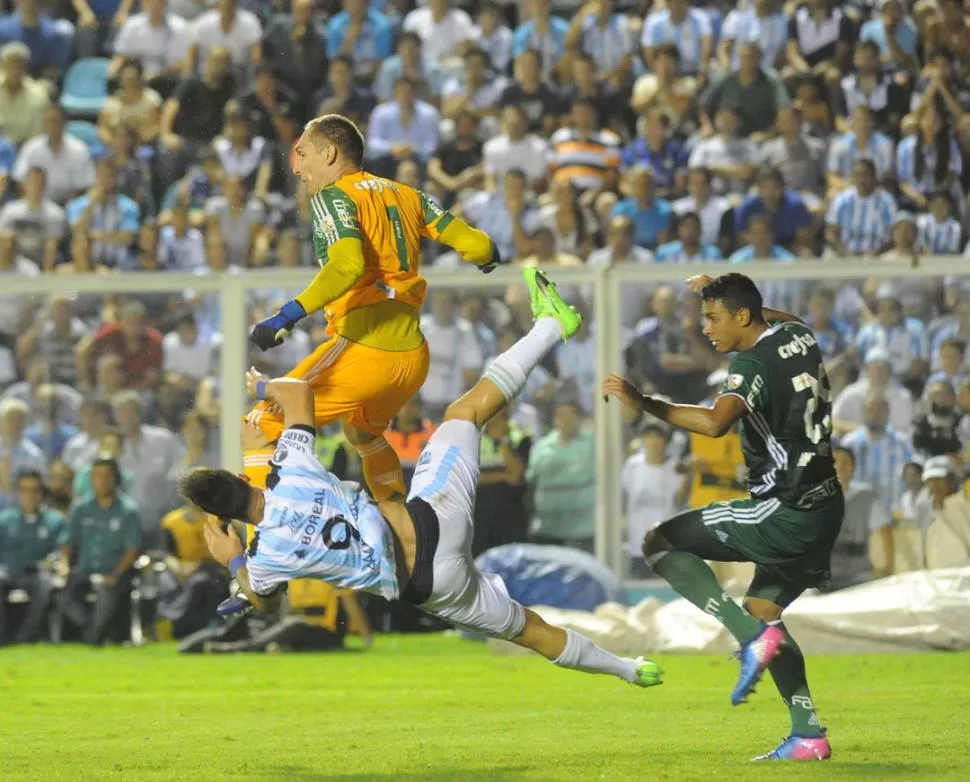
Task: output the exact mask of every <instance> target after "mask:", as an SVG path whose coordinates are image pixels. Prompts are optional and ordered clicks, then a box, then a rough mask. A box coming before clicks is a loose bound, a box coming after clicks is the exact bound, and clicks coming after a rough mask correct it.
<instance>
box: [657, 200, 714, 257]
mask: <svg viewBox="0 0 970 782" xmlns="http://www.w3.org/2000/svg"><path fill="white" fill-rule="evenodd" d="M676 233H677V240H676V241H673V242H667V243H666V244H662V245H660V246H659V247H658V248H657V263H693V262H704V261H720V260H723V256H722V255H721V251H720V250H719V249H718V247H717V245H715V244H704V243H703V242H701V218H700V216H699V215H698V214H697V212H685V213H684V214H682V215H680V217H678V218H677V231H676Z"/></svg>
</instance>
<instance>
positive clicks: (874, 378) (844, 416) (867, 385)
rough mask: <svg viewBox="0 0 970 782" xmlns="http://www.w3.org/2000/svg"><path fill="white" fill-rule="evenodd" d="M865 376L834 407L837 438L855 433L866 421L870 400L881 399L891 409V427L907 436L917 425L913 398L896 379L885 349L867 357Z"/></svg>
mask: <svg viewBox="0 0 970 782" xmlns="http://www.w3.org/2000/svg"><path fill="white" fill-rule="evenodd" d="M863 355H864V356H865V368H864V373H863V376H862V377H860V378H859V380H857V381H856V382H855V383H852V384H850V385H848V386H846V387H845V389H844V390H843V391H842V393H841V394H839V395H838V397H836V399H835V404H834V405H833V406H832V419H833V425H834V430H835V434H836V435H841V434H846V433H848V432H852V431H855V430H856V429H857V428H858V427H859V426H861V425H862V423H863V421H864V410H865V402H866V400H867V399H868V398H869V397H870V396H873V395H877V396H880V397H882V398H883V399H885V400H886V402H887V403H888V405H889V423H890V425H891V426H892V428H893V430H895V431H896V432H898V433H899V434H901V435H907V434H908V433H909V431H910V428H911V427H912V424H913V413H914V406H913V397H912V395H911V394H910V393H909V391H908V390H906V388H904V387H903V386H902V385H901V384H900V383H899V381H898V380H896V379H895V378H893V373H892V361H891V359H890V355H889V351H887V350H886V349H885V348H884V347H879V346H876V347H873V348H870V349H869V351H868V352H867V353H865V354H863Z"/></svg>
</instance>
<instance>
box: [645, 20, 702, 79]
mask: <svg viewBox="0 0 970 782" xmlns="http://www.w3.org/2000/svg"><path fill="white" fill-rule="evenodd" d="M712 36H713V31H712V30H711V20H710V17H708V15H707V14H705V13H704V12H703V11H698V10H697V9H696V8H689V9H687V16H686V17H685V18H684V21H683V22H682V23H681V24H675V23H674V22H673V21H671V19H670V11H666V10H664V11H654V12H653V13H652V14H650V15H649V16H647V21H645V22H644V23H643V33H642V34H641V35H640V45H641V46H643V47H644V48H645V49H655V48H656V47H658V46H660V45H661V44H665V43H672V44H674V46H676V47H677V51H679V52H680V69H681V71H683V72H684V73H699V72H702V71H706V70H707V65H708V64H707V63H706V62H703V63H702V62H701V41H702V40H703V39H704V38H711V37H712Z"/></svg>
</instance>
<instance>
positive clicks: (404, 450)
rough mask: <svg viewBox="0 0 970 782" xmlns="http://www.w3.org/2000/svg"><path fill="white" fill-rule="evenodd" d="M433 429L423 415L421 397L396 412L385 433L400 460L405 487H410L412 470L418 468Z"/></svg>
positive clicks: (430, 422) (431, 424)
mask: <svg viewBox="0 0 970 782" xmlns="http://www.w3.org/2000/svg"><path fill="white" fill-rule="evenodd" d="M435 428H436V427H435V425H434V423H433V422H432V421H431V420H430V419H429V418H426V417H425V415H424V403H423V402H422V400H421V397H420V396H416V397H414V398H413V399H410V400H409V401H408V402H407V404H405V405H404V407H402V408H401V409H400V410H399V411H398V413H397V415H395V416H394V418H393V420H392V421H391V426H390V428H389V429H388V430H387V432H385V437H386V438H387V442H388V443H390V444H391V447H392V448H393V449H394V453H396V454H397V458H398V459H400V460H401V469H402V470H403V472H404V485H405V486H410V485H411V478H412V476H413V475H414V468H415V467H417V466H418V457H420V456H421V451H423V450H424V446H426V445H427V444H428V440H430V439H431V435H433V434H434V431H435Z"/></svg>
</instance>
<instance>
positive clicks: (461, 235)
mask: <svg viewBox="0 0 970 782" xmlns="http://www.w3.org/2000/svg"><path fill="white" fill-rule="evenodd" d="M418 197H419V199H420V203H421V208H422V209H423V210H424V227H423V229H422V231H421V233H422V235H423V236H426V237H427V238H428V239H432V240H434V241H436V242H440V243H441V244H444V245H447V246H448V247H450V248H451V249H452V250H454V251H455V252H457V253H458V255H460V256H461V259H462V260H463V261H465V262H466V263H473V264H475V266H477V267H478V268H479V269H480V270H481V271H482V272H484V273H485V274H488V273H489V272H490V271H492V270H493V269H494V268H495V267H496V266H497V265H498V264H500V263H501V262H502V257H501V256H500V255H499V252H498V248H497V247H496V246H495V244H494V242H492V239H491V237H490V236H489V235H488V234H487V233H485V232H484V231H480V230H478V229H477V228H472V227H471V226H470V225H469V224H468V223H466V222H465V221H464V220H462V219H461V218H459V217H455V216H454V215H453V214H452V213H451V212H446V211H445V210H444V209H442V208H441V206H439V205H438V203H437V202H436V201H435V200H434V199H432V198H430V197H429V196H428V195H427V194H425V193H422V192H421V191H420V190H419V191H418Z"/></svg>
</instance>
